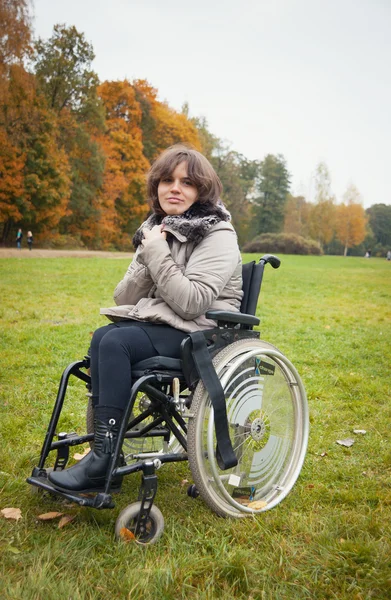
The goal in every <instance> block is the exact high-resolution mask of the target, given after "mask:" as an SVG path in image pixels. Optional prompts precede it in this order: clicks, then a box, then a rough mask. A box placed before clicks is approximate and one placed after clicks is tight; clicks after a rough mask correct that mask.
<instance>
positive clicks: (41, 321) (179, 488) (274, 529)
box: [0, 255, 391, 600]
mask: <svg viewBox="0 0 391 600" xmlns="http://www.w3.org/2000/svg"><path fill="white" fill-rule="evenodd" d="M244 258H245V260H247V259H249V258H252V257H251V256H249V255H247V256H245V257H244ZM282 259H283V260H282V267H281V269H280V270H277V271H274V270H273V269H271V268H270V267H268V268H267V270H266V273H265V281H264V286H263V291H262V294H261V299H260V305H259V316H260V317H261V332H262V333H261V337H262V338H263V339H265V340H267V341H270V342H272V343H273V344H275V345H276V346H277V347H279V348H280V350H281V351H282V352H284V353H285V354H286V355H287V356H288V357H289V358H290V359H291V360H292V362H293V363H294V364H295V366H296V367H297V368H298V370H299V372H300V374H301V375H302V378H303V381H304V383H305V386H306V389H307V393H308V399H309V404H310V413H311V433H310V442H309V449H308V454H307V457H306V461H305V464H304V468H303V470H302V473H301V476H300V478H299V480H298V482H297V484H296V486H295V487H294V489H293V490H292V492H291V493H290V495H289V496H288V497H287V498H286V499H285V500H284V501H283V502H282V503H281V504H280V505H279V506H278V507H277V508H275V509H273V510H272V511H269V512H266V513H264V514H263V515H261V516H259V517H257V518H249V519H244V520H241V521H232V520H224V519H221V518H218V517H216V516H215V515H214V514H213V513H211V512H210V510H209V509H208V508H207V507H206V506H205V505H204V504H203V503H202V501H200V500H192V499H190V498H188V497H187V495H186V487H187V486H186V485H185V486H183V485H182V480H183V479H189V481H191V474H190V473H189V471H188V467H187V465H186V464H178V465H167V466H165V467H164V468H163V469H162V470H161V471H159V490H158V495H157V499H156V504H157V506H158V507H159V508H160V509H161V510H162V512H163V515H164V517H165V523H166V525H165V531H164V535H163V537H162V539H161V541H160V542H159V543H158V544H157V545H156V546H154V547H149V548H146V549H142V548H139V547H138V546H135V545H133V544H128V545H118V544H117V543H116V542H115V540H114V533H113V532H114V522H115V518H116V516H117V514H118V512H119V511H120V510H121V509H122V508H123V507H124V506H126V505H127V504H129V503H130V502H133V501H135V500H136V499H137V493H138V485H139V476H138V475H136V476H132V477H128V478H126V481H125V484H124V487H123V492H122V493H121V494H120V495H119V496H118V497H117V501H116V507H115V509H114V510H107V511H94V510H93V509H82V508H79V507H76V506H72V505H65V504H63V503H61V501H59V500H58V499H55V498H50V497H45V496H42V495H33V494H31V492H30V490H29V487H28V486H27V484H26V483H25V478H26V477H27V476H28V475H29V474H30V473H31V469H32V467H33V465H35V464H36V462H37V459H38V456H39V452H40V447H41V444H42V441H43V436H44V432H45V429H46V426H47V422H48V420H49V418H50V413H51V408H52V406H53V402H54V399H55V395H56V391H57V386H58V382H59V378H60V375H61V372H62V370H63V368H64V367H65V366H66V365H67V364H68V363H70V362H72V361H73V360H77V359H80V358H82V357H83V356H84V354H85V351H86V349H87V347H88V343H89V337H90V333H91V332H92V331H93V330H94V329H95V328H96V327H99V326H100V325H102V324H104V323H105V321H104V318H103V317H100V316H99V307H100V306H110V305H111V304H112V299H111V294H112V290H113V288H114V286H115V284H116V283H117V281H119V279H120V278H121V277H122V275H123V273H124V272H125V270H126V267H127V261H126V260H123V259H118V260H112V259H101V258H99V259H98V258H90V259H87V258H82V259H81V258H66V259H34V258H32V257H31V258H30V257H29V259H28V260H27V259H23V258H10V259H3V260H1V261H0V293H1V298H2V303H1V308H0V318H1V323H2V325H1V338H0V355H1V363H0V364H1V373H0V387H1V406H0V439H1V446H0V471H1V472H0V508H4V507H19V508H20V509H21V510H22V515H23V516H22V519H20V520H19V521H17V522H16V521H11V520H6V519H4V518H0V552H1V556H2V560H1V566H0V597H1V598H2V599H5V600H8V599H12V600H14V599H23V600H40V599H41V598H42V599H45V600H51V599H53V600H54V598H56V599H57V598H66V599H71V600H96V599H101V598H102V599H103V598H104V599H106V598H107V597H110V598H120V599H123V598H143V599H147V600H148V599H155V598H159V599H161V598H162V599H167V600H168V599H172V598H175V599H180V598H186V599H187V598H190V599H191V598H197V599H208V600H209V599H215V598H227V599H228V598H243V599H244V598H245V599H254V600H258V599H262V600H280V599H281V600H286V599H307V598H308V599H310V598H311V599H329V598H330V599H338V600H345V599H349V600H350V599H354V600H367V599H372V598H373V599H383V598H384V599H386V598H389V597H390V596H391V542H390V540H391V535H390V534H391V531H390V516H391V479H390V470H391V449H390V445H389V423H390V417H391V403H390V396H391V393H390V392H391V380H390V372H389V363H390V358H391V352H390V340H391V273H390V269H391V264H390V263H387V262H386V261H385V260H381V259H370V260H365V259H362V258H346V259H343V258H339V257H326V256H324V257H293V256H285V257H282ZM84 393H85V389H84V387H83V384H81V383H79V382H76V383H74V384H72V385H71V387H70V393H69V400H68V404H67V406H68V408H67V411H66V414H65V413H64V417H63V419H62V421H61V429H63V430H68V431H69V430H75V429H77V430H78V431H80V432H81V431H83V430H84V429H83V428H84V420H85V410H86V398H85V396H84ZM353 429H365V430H366V431H367V433H366V435H364V436H355V435H354V434H353V433H352V430H353ZM346 437H354V438H355V444H354V445H353V446H352V447H351V448H344V447H342V446H339V445H338V444H336V440H338V439H341V438H346ZM51 510H59V511H61V512H66V513H68V514H72V515H75V516H76V518H75V519H74V520H73V521H72V522H71V523H70V524H68V525H67V526H66V527H64V528H63V529H58V527H57V522H56V521H50V522H40V521H38V520H37V516H38V515H39V514H41V513H43V512H48V511H51Z"/></svg>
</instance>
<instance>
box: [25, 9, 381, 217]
mask: <svg viewBox="0 0 391 600" xmlns="http://www.w3.org/2000/svg"><path fill="white" fill-rule="evenodd" d="M34 15H35V18H34V21H33V27H34V31H35V36H36V37H41V38H43V39H47V38H49V37H50V36H51V35H52V32H53V26H54V25H55V24H56V23H65V24H66V25H67V26H71V25H75V27H76V28H77V30H78V31H80V32H83V33H84V34H85V37H86V39H87V41H88V42H90V43H91V44H92V46H93V48H94V52H95V55H96V58H95V60H94V63H93V68H94V70H95V71H96V73H97V74H98V76H99V78H100V80H101V81H104V80H123V79H125V78H126V79H128V80H130V81H132V80H133V79H147V80H148V81H149V83H150V84H151V85H153V87H155V88H157V90H158V92H159V95H158V98H159V100H161V101H166V102H167V103H168V104H169V105H170V106H171V107H172V108H174V109H175V110H178V111H180V110H181V108H182V106H183V104H184V103H185V102H187V103H188V104H189V108H190V116H197V117H201V116H202V117H205V118H206V120H207V122H208V126H209V130H210V131H211V132H212V133H213V134H214V135H216V136H217V137H219V138H221V139H223V140H225V141H226V142H227V144H229V145H230V147H231V148H232V149H233V150H235V151H237V152H240V153H241V154H243V155H244V156H245V157H246V158H248V159H251V160H262V159H263V158H264V157H265V156H266V155H267V154H269V153H271V154H282V155H283V156H284V157H285V160H286V162H287V167H288V170H289V172H290V173H291V182H292V186H291V189H292V192H293V193H294V194H301V195H304V196H306V198H307V199H308V200H310V201H313V200H314V192H315V186H314V174H315V169H316V166H317V164H318V163H319V162H321V161H322V162H325V163H326V165H327V167H328V169H329V171H330V175H331V187H332V191H333V193H334V194H335V196H336V199H337V201H338V202H341V201H342V199H343V194H344V193H345V191H346V189H347V187H348V186H349V185H350V184H354V185H355V186H356V187H357V188H358V190H359V192H360V194H361V196H362V201H363V205H364V207H366V208H367V207H369V206H371V205H372V204H377V203H385V204H391V188H390V184H389V179H390V164H391V35H390V30H391V0H326V1H325V0H194V1H193V2H182V1H180V0H66V1H65V2H64V0H34Z"/></svg>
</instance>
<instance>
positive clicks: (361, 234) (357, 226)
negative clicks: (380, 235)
mask: <svg viewBox="0 0 391 600" xmlns="http://www.w3.org/2000/svg"><path fill="white" fill-rule="evenodd" d="M344 200H345V201H346V203H344V204H340V205H339V206H337V210H336V216H337V218H336V226H335V230H336V237H337V239H338V240H339V241H340V242H341V244H343V245H344V247H345V250H344V255H345V256H346V254H347V251H348V248H352V247H353V246H357V245H358V244H361V242H363V241H364V239H365V236H366V225H367V217H366V215H365V210H364V208H363V207H362V205H361V204H360V202H359V200H360V195H359V193H358V191H357V189H356V188H355V186H353V185H352V186H350V187H349V188H348V190H347V191H346V193H345V194H344Z"/></svg>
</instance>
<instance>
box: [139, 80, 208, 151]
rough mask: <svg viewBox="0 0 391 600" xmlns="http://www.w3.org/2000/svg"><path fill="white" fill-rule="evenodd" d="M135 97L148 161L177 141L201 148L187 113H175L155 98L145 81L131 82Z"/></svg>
mask: <svg viewBox="0 0 391 600" xmlns="http://www.w3.org/2000/svg"><path fill="white" fill-rule="evenodd" d="M133 87H134V91H135V95H136V96H135V97H136V100H137V102H138V104H139V107H140V109H141V123H140V126H141V130H142V143H143V149H144V155H145V156H146V158H147V159H148V161H149V162H152V161H153V160H155V159H156V158H157V157H158V156H159V154H160V153H161V152H162V151H163V150H165V149H166V148H168V147H169V146H172V145H173V144H177V143H180V142H181V143H187V144H189V145H190V146H192V147H193V148H195V149H196V150H201V142H200V139H199V136H198V131H197V128H196V127H195V125H194V123H193V122H192V121H191V119H189V118H188V116H187V115H186V114H184V113H183V112H182V113H178V112H176V111H175V110H173V109H172V108H170V107H169V106H168V104H166V103H165V102H160V101H159V100H158V99H157V90H156V89H155V88H153V87H152V86H151V85H150V84H149V83H148V82H147V81H146V80H140V79H138V80H135V81H134V82H133Z"/></svg>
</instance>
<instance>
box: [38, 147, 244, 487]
mask: <svg viewBox="0 0 391 600" xmlns="http://www.w3.org/2000/svg"><path fill="white" fill-rule="evenodd" d="M221 192H222V186H221V182H220V180H219V178H218V176H217V174H216V173H215V171H214V169H213V167H212V166H211V164H210V163H209V161H208V160H207V159H206V158H205V157H204V156H203V155H202V154H200V153H199V152H197V151H196V150H193V149H190V148H188V147H186V146H183V145H175V146H172V147H171V148H168V149H167V150H166V151H165V152H163V154H162V155H161V156H160V157H159V158H158V159H157V160H156V162H155V163H154V164H153V165H152V167H151V169H150V171H149V173H148V176H147V194H148V202H149V204H150V207H151V210H152V214H151V215H150V216H149V218H148V219H147V220H146V221H145V222H144V223H143V224H142V225H141V227H140V228H139V229H138V230H137V232H136V234H135V236H134V238H133V243H134V247H135V249H136V252H135V255H134V258H133V260H132V262H131V264H130V266H129V268H128V270H127V272H126V274H125V276H124V278H123V280H122V281H120V283H119V284H118V285H117V287H116V289H115V291H114V300H115V303H116V305H117V306H115V307H112V308H106V309H101V313H102V314H104V315H106V316H107V317H108V318H109V319H110V320H111V321H112V323H111V324H109V325H106V326H104V327H101V328H100V329H98V330H97V331H95V333H94V335H93V338H92V342H91V382H92V402H93V407H94V417H95V423H94V448H93V451H91V452H90V453H89V454H88V455H87V456H86V457H84V458H83V459H82V460H81V461H80V462H79V463H78V464H76V465H74V466H72V467H70V468H68V469H65V470H63V471H53V472H52V473H50V475H49V479H50V481H51V482H52V484H53V485H54V487H56V488H58V489H59V490H65V491H74V492H92V491H100V490H102V489H103V488H104V485H105V479H106V471H107V469H108V467H109V463H110V457H111V452H112V449H113V448H114V446H115V442H116V440H117V437H118V431H119V426H120V424H121V420H122V417H123V413H124V410H125V408H126V406H127V403H128V401H129V393H130V389H131V385H132V365H134V364H136V363H138V362H139V361H142V360H144V359H147V358H152V357H154V356H159V355H164V356H167V357H172V358H179V356H180V354H179V353H180V345H181V342H182V340H183V339H184V338H185V337H186V335H187V334H188V333H189V332H194V331H198V330H200V331H201V330H205V329H209V328H212V327H214V326H215V322H214V321H212V320H210V319H207V318H206V316H205V313H206V311H207V310H209V309H219V310H225V311H231V312H232V311H234V312H239V310H240V304H241V299H242V295H243V292H242V264H241V256H240V252H239V248H238V243H237V237H236V233H235V230H234V228H233V226H232V225H231V223H230V214H229V212H228V211H227V210H226V209H225V207H224V205H223V204H222V202H221V200H220V195H221ZM120 485H121V478H120V477H117V478H116V479H114V480H113V482H112V489H113V490H114V489H115V488H116V487H117V488H118V487H119V486H120Z"/></svg>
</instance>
